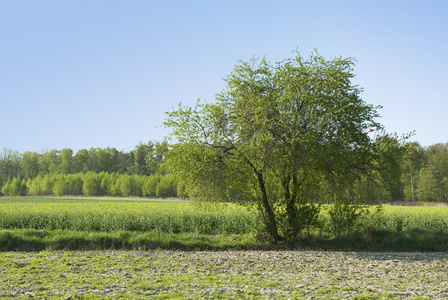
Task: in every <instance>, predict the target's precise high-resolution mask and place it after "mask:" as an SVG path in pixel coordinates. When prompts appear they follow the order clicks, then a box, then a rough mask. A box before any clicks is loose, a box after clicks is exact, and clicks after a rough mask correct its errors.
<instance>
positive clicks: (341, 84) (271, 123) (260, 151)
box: [164, 51, 382, 241]
mask: <svg viewBox="0 0 448 300" xmlns="http://www.w3.org/2000/svg"><path fill="white" fill-rule="evenodd" d="M294 53H295V56H294V57H292V58H287V59H285V60H283V61H280V62H277V63H270V62H269V61H268V60H267V59H266V58H261V59H260V58H254V59H251V60H250V61H247V62H244V61H240V62H239V63H238V64H237V65H236V66H235V68H234V70H233V71H232V72H231V73H230V75H228V76H227V77H226V78H225V82H226V85H227V86H226V89H225V90H223V91H222V92H221V93H219V94H218V95H217V96H216V101H215V102H214V103H203V102H200V101H198V103H197V104H196V106H195V107H194V108H192V107H185V106H182V105H181V104H179V107H178V108H177V109H175V110H174V111H172V112H169V113H167V118H166V120H165V123H164V124H165V127H167V128H170V129H171V135H172V137H173V138H174V139H175V141H176V143H175V144H174V145H173V147H172V150H171V151H170V152H169V153H168V158H167V161H166V165H167V167H168V169H169V170H171V171H172V172H173V173H174V174H176V175H177V177H178V181H179V184H181V185H183V186H184V187H185V191H186V193H187V194H188V195H189V196H190V197H191V198H197V199H207V200H226V199H235V200H244V201H251V203H254V204H255V205H256V206H257V207H258V209H259V211H260V213H261V216H262V217H263V220H264V222H265V224H266V227H267V229H268V233H269V235H270V236H271V237H272V238H273V239H274V240H276V241H278V240H280V239H282V238H283V237H286V238H288V239H291V240H294V239H296V238H297V237H298V235H299V234H300V233H301V232H302V231H303V230H304V229H305V227H306V225H307V224H306V222H312V220H314V218H315V217H316V213H313V212H315V211H317V210H316V207H315V205H314V200H315V199H316V198H320V199H322V195H319V197H317V193H320V194H322V193H325V197H328V198H329V199H330V198H331V199H341V198H342V197H345V198H348V199H350V196H349V194H350V190H351V189H352V187H353V185H354V183H355V182H356V181H359V180H360V178H361V177H362V176H366V174H370V173H369V172H370V170H372V169H374V168H375V163H374V162H375V157H374V156H375V153H374V152H375V151H373V150H374V148H375V143H374V139H373V138H372V136H373V135H372V132H374V131H378V130H380V129H381V128H382V126H381V125H380V124H379V123H378V122H377V121H376V118H377V117H378V116H379V115H378V112H377V109H378V108H379V107H374V106H373V105H370V104H367V103H366V102H364V101H363V100H362V98H361V97H360V93H361V91H362V90H361V88H359V87H358V86H356V85H354V84H352V82H351V79H352V78H353V77H354V73H353V66H354V61H353V59H351V58H341V57H339V58H333V59H325V58H324V57H322V56H321V55H319V54H318V53H317V51H315V52H313V53H312V54H311V55H310V57H309V58H308V59H305V58H303V57H302V56H301V55H300V54H299V53H298V52H297V51H295V52H294ZM306 220H308V221H306ZM310 220H311V221H310Z"/></svg>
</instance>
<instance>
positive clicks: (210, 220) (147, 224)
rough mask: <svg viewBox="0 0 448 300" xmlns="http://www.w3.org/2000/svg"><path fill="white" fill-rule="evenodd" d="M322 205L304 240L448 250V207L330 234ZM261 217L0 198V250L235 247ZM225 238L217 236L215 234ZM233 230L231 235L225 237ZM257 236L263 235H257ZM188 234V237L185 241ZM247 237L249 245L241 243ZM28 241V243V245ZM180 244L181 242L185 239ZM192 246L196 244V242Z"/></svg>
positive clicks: (150, 205)
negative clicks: (349, 231)
mask: <svg viewBox="0 0 448 300" xmlns="http://www.w3.org/2000/svg"><path fill="white" fill-rule="evenodd" d="M330 208H331V206H324V208H323V209H322V211H321V213H320V217H319V222H317V223H316V224H315V225H314V227H313V228H311V230H310V232H311V235H310V236H307V237H306V238H305V240H303V241H302V244H301V245H302V246H306V247H315V248H330V249H339V250H344V249H350V250H376V251H378V250H400V251H403V250H406V251H411V250H414V251H415V250H425V251H447V250H448V207H393V206H385V207H383V212H382V213H381V214H378V213H374V211H376V207H371V208H370V210H371V213H370V214H365V215H363V216H362V217H361V218H359V219H358V220H357V223H356V228H355V229H356V230H354V231H352V232H351V233H350V234H348V235H343V236H338V235H335V234H334V224H332V219H331V217H330V215H329V209H330ZM259 228H261V226H260V219H259V218H258V217H257V214H256V213H255V212H253V211H249V210H247V209H246V208H245V207H242V206H239V205H236V204H232V203H224V204H219V205H205V206H204V205H203V206H198V205H196V204H195V203H193V202H188V201H171V200H166V201H161V200H148V199H138V198H128V199H126V198H23V197H22V198H20V197H19V198H7V197H3V198H0V250H3V251H4V250H8V249H13V250H14V249H45V248H48V247H50V248H52V249H65V248H67V249H87V248H89V247H90V248H94V249H97V248H105V249H136V248H138V249H140V248H146V249H149V248H157V247H161V248H164V249H173V248H174V249H182V248H184V249H222V248H223V247H224V246H223V245H226V246H225V247H229V248H232V247H234V248H235V247H236V246H232V245H234V244H233V243H235V242H234V241H237V240H238V239H240V240H244V242H240V243H239V244H238V245H239V246H238V249H245V248H253V247H254V245H255V244H257V243H258V245H259V246H260V247H261V248H264V247H265V246H266V243H265V242H266V241H258V242H256V240H255V239H254V237H255V236H260V235H259V234H256V235H255V234H254V233H260V231H259ZM220 236H223V240H221V241H217V240H215V239H214V238H211V237H216V238H218V239H219V238H220ZM229 236H232V237H229ZM261 236H262V235H261ZM187 239H190V240H187ZM245 244H246V245H245ZM30 245H31V246H30ZM182 245H183V246H182ZM193 245H194V246H193Z"/></svg>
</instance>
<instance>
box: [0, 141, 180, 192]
mask: <svg viewBox="0 0 448 300" xmlns="http://www.w3.org/2000/svg"><path fill="white" fill-rule="evenodd" d="M167 151H168V144H167V143H166V142H158V141H150V142H148V143H142V142H140V143H139V144H138V145H137V146H135V148H134V150H132V151H130V152H124V151H118V150H117V149H116V148H109V147H107V148H90V149H89V150H87V149H81V150H78V151H77V152H76V153H75V154H73V150H72V149H69V148H64V149H62V150H49V151H44V152H42V153H38V152H30V151H26V152H23V153H19V152H17V151H13V150H11V149H3V150H2V151H1V153H0V187H1V189H0V192H1V193H2V194H3V195H11V196H12V195H56V196H60V195H87V196H104V195H110V196H150V197H156V196H157V197H174V196H177V195H178V194H179V193H178V192H177V188H176V186H175V183H174V176H172V175H170V174H166V173H165V172H163V171H161V170H159V167H160V166H161V164H162V163H163V161H164V157H165V155H166V152H167Z"/></svg>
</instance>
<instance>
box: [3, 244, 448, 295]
mask: <svg viewBox="0 0 448 300" xmlns="http://www.w3.org/2000/svg"><path fill="white" fill-rule="evenodd" d="M0 274H2V276H1V277H0V278H1V279H0V298H2V299H4V298H7V299H8V298H9V299H20V298H23V299H33V298H34V299H41V298H46V299H116V298H132V299H139V298H164V299H171V298H173V299H174V298H178V299H181V298H183V299H188V298H189V299H204V298H205V299H216V298H219V299H235V298H239V299H247V298H251V299H425V298H432V299H448V253H378V252H375V253H371V252H319V251H264V252H263V251H243V252H240V251H234V252H232V251H229V252H224V251H223V252H175V251H162V252H160V251H154V252H152V251H151V252H142V251H97V252H95V251H88V252H40V253H12V252H6V253H0Z"/></svg>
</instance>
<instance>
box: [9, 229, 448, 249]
mask: <svg viewBox="0 0 448 300" xmlns="http://www.w3.org/2000/svg"><path fill="white" fill-rule="evenodd" d="M156 249H158V250H183V251H221V250H324V251H375V252H383V251H408V252H415V251H425V252H433V251H447V250H448V233H445V232H431V231H424V230H419V229H412V230H408V231H396V232H389V231H376V232H373V233H372V234H370V235H368V236H362V235H353V236H346V237H339V238H332V239H324V238H318V237H314V238H310V239H307V240H302V241H300V242H299V243H297V244H294V245H288V244H276V245H275V244H272V243H269V242H267V241H266V242H265V241H260V240H256V239H255V238H254V237H253V235H249V234H247V235H198V234H194V233H182V234H164V233H159V232H133V231H115V232H79V231H69V230H54V231H48V232H47V231H44V230H34V229H23V230H0V251H42V250H156Z"/></svg>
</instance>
